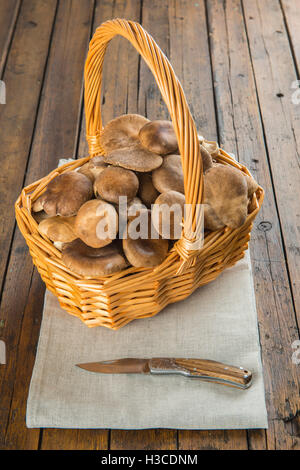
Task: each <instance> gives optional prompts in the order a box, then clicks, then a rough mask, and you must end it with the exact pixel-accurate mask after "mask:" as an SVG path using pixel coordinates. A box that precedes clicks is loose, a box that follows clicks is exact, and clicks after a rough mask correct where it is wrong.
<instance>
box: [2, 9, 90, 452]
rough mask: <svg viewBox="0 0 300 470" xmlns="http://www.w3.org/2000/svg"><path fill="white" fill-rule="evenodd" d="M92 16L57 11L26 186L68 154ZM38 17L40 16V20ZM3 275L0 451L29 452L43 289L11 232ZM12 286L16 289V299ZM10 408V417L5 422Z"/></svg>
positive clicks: (34, 433)
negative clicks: (28, 411)
mask: <svg viewBox="0 0 300 470" xmlns="http://www.w3.org/2000/svg"><path fill="white" fill-rule="evenodd" d="M42 3H43V2H40V4H42ZM92 13H93V2H92V1H89V2H85V3H82V2H80V1H79V0H77V1H65V2H62V3H61V4H60V6H59V9H58V11H57V16H56V22H55V28H54V31H53V38H52V43H51V50H50V55H49V59H48V64H47V70H46V73H45V81H44V84H43V93H42V96H41V100H40V103H39V112H38V116H37V120H36V126H35V134H34V139H33V142H32V146H31V152H30V159H29V164H28V169H27V175H26V181H27V182H31V181H34V180H36V179H37V178H40V177H41V176H42V175H44V174H45V172H46V173H47V172H48V171H50V170H51V169H52V168H55V167H56V166H57V163H58V159H59V158H60V157H61V156H63V155H68V154H69V155H70V154H72V152H73V149H74V144H75V140H76V134H77V124H76V123H77V121H78V119H79V109H78V106H79V101H80V93H81V84H82V75H83V72H82V71H83V64H84V59H85V52H86V47H87V45H88V40H89V36H90V24H91V18H92ZM44 15H45V11H44V12H43V14H42V16H44ZM20 20H22V17H20ZM71 24H72V25H73V27H75V28H76V35H74V34H73V29H72V28H71ZM59 45H62V46H64V47H59ZM28 47H29V46H28ZM47 52H48V45H47ZM69 55H71V58H70V59H69V58H68V57H69ZM19 60H20V59H19ZM70 77H72V81H74V83H73V88H72V93H71V94H70V95H67V94H66V96H64V94H62V95H61V91H62V90H64V89H65V88H66V89H67V88H68V87H67V86H66V84H68V83H69V81H70ZM33 91H34V89H32V91H31V93H30V92H29V90H27V94H28V95H29V96H31V99H33V97H34V94H33ZM58 95H59V96H60V97H59V96H58ZM58 123H59V125H58ZM12 168H13V167H12ZM7 272H8V275H7V277H6V282H5V285H4V290H3V297H2V303H1V320H2V323H3V325H4V328H3V338H4V339H5V342H6V343H7V344H9V350H8V363H7V364H6V366H5V367H4V368H2V369H1V380H2V381H3V382H2V383H3V384H4V385H3V387H2V390H1V395H2V397H1V398H2V400H1V403H2V404H3V406H2V405H1V410H0V411H1V413H2V416H1V422H4V423H6V427H5V428H4V429H3V432H4V435H3V436H2V437H3V440H4V445H9V446H10V447H11V448H12V447H14V448H16V449H21V448H34V447H36V446H37V445H38V439H39V431H38V430H28V429H26V427H25V402H26V399H27V393H28V385H29V380H28V379H29V378H30V375H31V370H32V367H33V363H34V352H35V348H36V344H37V340H38V334H39V325H40V320H41V312H42V307H43V295H44V285H43V283H42V282H41V280H40V278H39V276H38V275H36V274H34V276H33V266H32V262H31V260H30V257H29V255H28V252H27V249H26V248H25V245H24V240H23V239H22V237H21V236H20V234H19V231H16V233H15V236H14V238H13V241H12V247H11V256H10V260H9V264H8V271H7ZM32 276H33V277H32ZM31 279H32V282H31ZM16 286H19V289H18V295H17V296H16V295H15V290H16ZM34 322H35V323H34ZM32 323H33V324H34V325H35V329H34V330H31V328H30V327H28V329H27V328H26V327H25V326H26V325H27V324H28V325H31V324H32ZM26 331H27V333H25V332H26ZM31 331H32V333H31ZM28 342H29V343H28ZM24 348H25V349H26V348H27V349H28V350H31V354H25V355H23V354H22V351H24ZM17 364H18V365H19V367H17ZM24 384H26V386H23V385H24ZM10 404H11V410H12V411H11V415H10V416H8V415H7V414H8V413H9V407H10Z"/></svg>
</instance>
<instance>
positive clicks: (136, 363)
mask: <svg viewBox="0 0 300 470" xmlns="http://www.w3.org/2000/svg"><path fill="white" fill-rule="evenodd" d="M76 366H77V367H80V368H81V369H85V370H87V371H89V372H97V373H101V374H152V375H168V374H179V375H183V376H185V377H189V378H197V379H200V380H204V381H209V382H215V383H218V384H222V385H227V386H230V387H236V388H240V389H246V388H249V387H250V385H251V382H252V373H251V371H249V370H248V369H245V368H244V367H235V366H231V365H227V364H223V363H222V362H217V361H212V360H209V359H190V358H187V359H183V358H178V359H177V358H168V357H159V358H158V357H154V358H151V359H138V358H123V359H114V360H111V361H100V362H88V363H84V364H76Z"/></svg>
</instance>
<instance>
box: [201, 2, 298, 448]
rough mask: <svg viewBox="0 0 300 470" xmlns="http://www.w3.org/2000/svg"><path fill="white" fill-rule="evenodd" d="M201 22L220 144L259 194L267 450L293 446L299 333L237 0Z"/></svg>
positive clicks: (257, 260)
mask: <svg viewBox="0 0 300 470" xmlns="http://www.w3.org/2000/svg"><path fill="white" fill-rule="evenodd" d="M253 3H254V2H253ZM251 16H252V15H251ZM269 16H270V15H268V17H269ZM208 19H209V26H210V38H211V52H212V63H213V75H214V83H215V96H216V105H217V110H218V125H219V129H220V136H221V143H222V145H223V146H224V147H225V148H226V149H227V150H228V151H229V152H230V151H233V152H235V153H236V155H237V156H239V159H240V160H241V161H242V162H244V163H245V164H246V165H247V167H248V168H249V169H250V171H251V172H252V173H253V176H254V177H255V178H256V179H257V181H259V183H260V184H261V185H262V186H263V187H264V189H265V191H266V196H265V201H264V203H263V206H262V209H261V211H260V213H259V215H258V218H257V219H256V221H255V224H254V228H253V230H252V240H251V244H250V246H251V257H252V266H253V272H254V285H255V292H256V302H257V310H258V319H259V327H260V341H261V345H262V358H263V366H264V376H265V377H264V378H265V386H266V399H267V406H268V414H269V429H268V431H267V446H268V448H269V449H272V448H276V449H283V448H292V447H293V446H294V447H297V446H299V439H298V437H297V436H293V435H291V434H290V433H289V430H288V429H287V427H286V424H285V422H286V420H287V419H289V416H290V419H291V420H293V419H296V418H295V416H296V415H297V410H298V409H299V408H298V407H299V376H298V374H297V367H296V366H295V365H293V364H292V361H291V355H290V354H289V351H291V344H292V343H293V341H294V340H296V339H298V338H299V333H298V329H297V323H296V320H295V312H294V308H293V302H292V298H291V290H290V285H289V279H288V273H287V268H286V262H285V257H284V254H283V245H282V239H281V232H280V226H279V220H278V213H277V211H276V203H275V199H274V193H273V186H272V181H271V174H270V168H269V162H268V158H267V154H266V149H265V142H264V135H263V128H262V123H261V119H260V112H259V111H260V110H259V105H258V102H257V97H256V88H255V82H254V77H253V71H252V66H251V58H250V55H249V50H248V43H247V37H246V33H245V28H244V24H243V12H242V9H241V5H240V2H239V1H238V0H230V1H227V2H226V3H224V2H222V1H219V0H209V2H208ZM251 21H254V20H253V19H252V20H251ZM253 40H254V38H253ZM256 78H257V76H256ZM227 135H228V141H229V142H230V143H231V144H232V143H233V140H234V135H235V136H236V146H233V147H230V146H229V145H227ZM249 444H250V447H254V446H255V447H260V448H264V447H265V441H264V433H260V434H256V435H255V436H254V434H252V431H249Z"/></svg>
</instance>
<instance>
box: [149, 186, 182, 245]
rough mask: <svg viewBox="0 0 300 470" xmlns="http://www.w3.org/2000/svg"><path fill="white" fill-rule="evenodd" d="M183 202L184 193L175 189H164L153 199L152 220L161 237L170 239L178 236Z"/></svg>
mask: <svg viewBox="0 0 300 470" xmlns="http://www.w3.org/2000/svg"><path fill="white" fill-rule="evenodd" d="M184 204H185V197H184V194H182V193H179V192H177V191H166V192H165V193H162V194H160V195H159V196H158V198H157V199H156V200H155V203H154V205H153V206H152V222H153V225H154V227H155V229H156V230H157V231H158V233H159V234H160V235H161V236H162V237H163V238H167V239H170V240H178V239H179V238H180V236H181V231H182V219H183V216H184Z"/></svg>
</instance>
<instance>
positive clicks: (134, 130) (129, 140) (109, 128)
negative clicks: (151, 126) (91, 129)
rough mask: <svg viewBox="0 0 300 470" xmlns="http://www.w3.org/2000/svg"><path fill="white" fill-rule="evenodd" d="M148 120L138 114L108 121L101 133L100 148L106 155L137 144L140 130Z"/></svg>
mask: <svg viewBox="0 0 300 470" xmlns="http://www.w3.org/2000/svg"><path fill="white" fill-rule="evenodd" d="M148 122H149V119H147V118H145V117H144V116H140V115H139V114H124V115H123V116H119V117H117V118H115V119H112V120H111V121H109V122H108V123H107V124H106V125H105V127H104V129H103V130H102V132H101V138H100V140H101V146H102V148H103V150H104V151H105V153H106V154H109V153H110V152H112V151H113V150H118V149H122V148H124V147H131V146H132V145H133V146H134V145H136V144H137V143H138V142H139V132H140V130H141V128H142V127H143V126H144V125H145V124H147V123H148Z"/></svg>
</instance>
